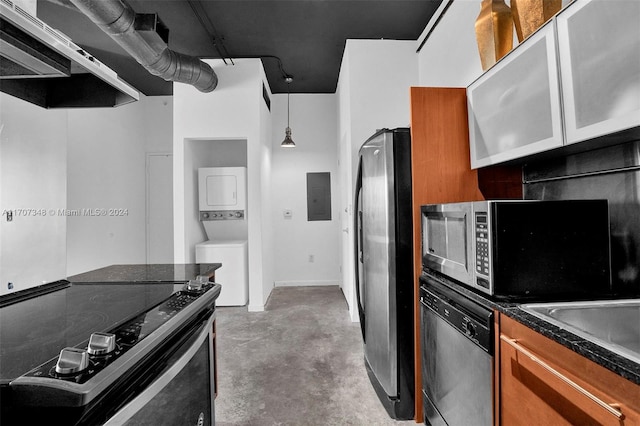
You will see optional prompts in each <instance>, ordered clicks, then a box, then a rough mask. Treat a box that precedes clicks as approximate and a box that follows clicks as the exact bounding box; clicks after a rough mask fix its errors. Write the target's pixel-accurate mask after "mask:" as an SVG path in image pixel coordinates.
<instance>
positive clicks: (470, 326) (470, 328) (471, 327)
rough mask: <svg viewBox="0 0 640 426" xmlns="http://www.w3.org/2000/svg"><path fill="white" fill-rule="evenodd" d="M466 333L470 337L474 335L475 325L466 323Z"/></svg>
mask: <svg viewBox="0 0 640 426" xmlns="http://www.w3.org/2000/svg"><path fill="white" fill-rule="evenodd" d="M467 334H468V335H469V336H471V337H475V335H476V327H475V326H474V325H473V324H471V323H470V322H468V323H467Z"/></svg>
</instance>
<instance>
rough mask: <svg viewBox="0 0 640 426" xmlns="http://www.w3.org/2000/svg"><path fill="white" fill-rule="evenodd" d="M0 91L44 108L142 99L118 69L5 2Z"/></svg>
mask: <svg viewBox="0 0 640 426" xmlns="http://www.w3.org/2000/svg"><path fill="white" fill-rule="evenodd" d="M0 91H2V92H5V93H7V94H10V95H12V96H15V97H17V98H20V99H23V100H25V101H27V102H31V103H33V104H36V105H39V106H41V107H43V108H74V107H77V108H87V107H114V106H119V105H124V104H127V103H129V102H133V101H137V100H138V99H139V93H138V91H137V90H136V89H134V88H133V87H131V86H129V85H128V84H127V83H126V82H124V81H123V80H121V79H120V78H119V77H118V75H117V74H116V73H115V72H114V71H113V70H111V69H110V68H108V67H107V66H106V65H104V64H103V63H101V62H100V61H98V60H97V59H96V58H94V57H93V56H91V55H90V54H89V53H87V52H85V51H84V50H83V49H82V48H80V47H79V46H77V45H75V44H74V43H73V42H72V41H71V40H70V39H69V38H68V37H67V36H65V35H64V34H62V33H60V32H59V31H57V30H55V29H53V28H51V27H49V26H48V25H46V24H45V23H44V22H42V21H41V20H40V19H38V18H36V17H35V16H33V15H32V14H30V13H29V12H27V11H26V10H24V9H23V8H21V7H20V6H18V5H17V4H14V3H13V2H12V1H10V0H0Z"/></svg>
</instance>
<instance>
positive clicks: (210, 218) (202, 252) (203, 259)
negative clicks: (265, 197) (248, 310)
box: [196, 167, 249, 306]
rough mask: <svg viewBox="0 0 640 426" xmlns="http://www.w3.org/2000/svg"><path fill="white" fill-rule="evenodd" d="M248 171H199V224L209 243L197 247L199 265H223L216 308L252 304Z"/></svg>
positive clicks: (217, 276)
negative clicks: (250, 295) (248, 241)
mask: <svg viewBox="0 0 640 426" xmlns="http://www.w3.org/2000/svg"><path fill="white" fill-rule="evenodd" d="M246 175H247V169H246V167H204V168H199V169H198V190H199V207H200V221H201V222H202V224H203V226H204V229H205V231H206V233H207V238H209V240H208V241H204V242H201V243H198V244H196V263H221V264H222V267H221V268H220V269H218V270H217V271H216V282H217V283H219V284H221V285H222V291H221V292H220V296H219V297H218V299H217V301H216V306H244V305H246V304H247V303H248V302H249V274H248V264H247V221H246V205H247V179H246Z"/></svg>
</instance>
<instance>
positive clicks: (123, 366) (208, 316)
mask: <svg viewBox="0 0 640 426" xmlns="http://www.w3.org/2000/svg"><path fill="white" fill-rule="evenodd" d="M220 288H221V287H220V285H219V284H215V283H208V282H204V281H190V282H189V283H187V284H184V283H102V284H99V283H97V284H70V283H66V282H60V283H56V284H55V285H52V287H46V286H45V288H43V289H42V290H43V292H41V293H37V294H36V295H35V297H25V299H26V300H19V299H20V295H18V300H17V301H16V300H10V301H7V300H4V302H5V304H6V306H3V307H2V308H1V309H0V324H2V326H1V327H2V330H0V331H1V332H0V339H1V342H0V343H1V344H2V346H1V347H2V351H1V353H0V374H1V376H0V378H1V381H0V392H1V394H0V397H1V398H2V411H1V417H0V423H2V424H3V425H24V424H52V422H53V423H54V424H59V425H102V424H106V425H127V424H131V425H133V424H135V425H144V424H149V425H152V424H153V425H158V424H181V425H194V426H196V425H213V424H214V389H213V387H214V377H215V371H214V368H215V367H214V352H213V351H214V345H213V323H214V320H215V299H216V298H217V297H218V295H219V294H220ZM52 419H54V420H52Z"/></svg>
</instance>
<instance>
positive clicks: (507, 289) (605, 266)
mask: <svg viewBox="0 0 640 426" xmlns="http://www.w3.org/2000/svg"><path fill="white" fill-rule="evenodd" d="M421 213H422V266H423V269H424V270H425V271H427V272H428V271H431V272H435V273H436V274H439V275H441V276H442V277H443V278H444V279H452V280H454V281H456V282H459V283H462V284H464V285H467V286H469V287H471V288H473V289H475V290H478V291H480V292H483V293H486V294H489V295H491V296H495V297H496V298H505V299H512V300H522V299H532V298H547V299H548V297H549V296H554V297H553V298H554V299H560V298H563V297H567V298H576V297H578V298H581V297H591V296H603V295H607V294H610V293H611V268H610V240H609V206H608V202H607V200H557V201H536V200H513V201H511V200H509V201H507V200H504V201H502V200H500V201H476V202H464V203H449V204H432V205H426V206H422V208H421Z"/></svg>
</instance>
